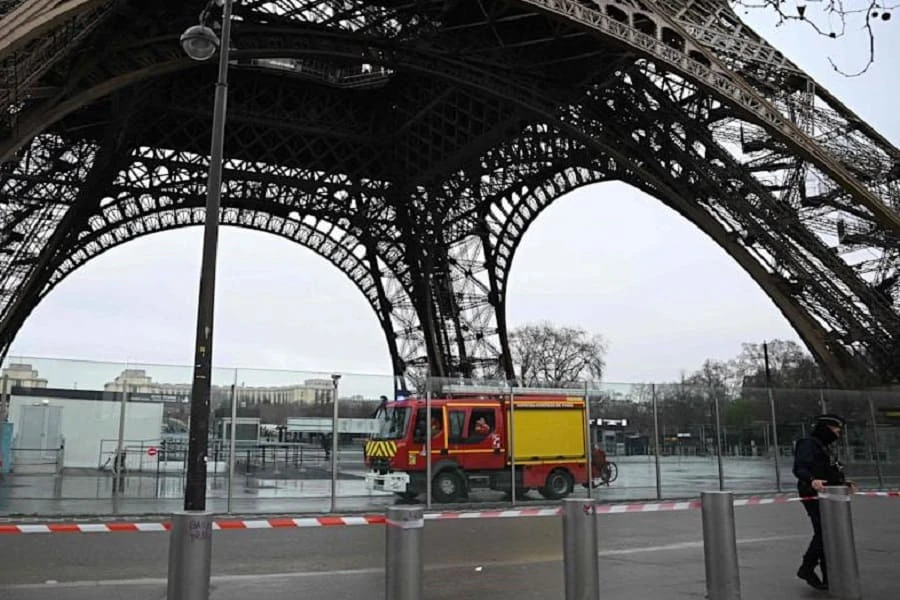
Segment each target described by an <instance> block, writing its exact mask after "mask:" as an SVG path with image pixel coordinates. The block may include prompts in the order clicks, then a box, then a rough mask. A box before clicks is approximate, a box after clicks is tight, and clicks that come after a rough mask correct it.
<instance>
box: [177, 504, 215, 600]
mask: <svg viewBox="0 0 900 600" xmlns="http://www.w3.org/2000/svg"><path fill="white" fill-rule="evenodd" d="M212 525H213V516H212V513H209V512H199V511H184V512H178V513H175V515H173V518H172V532H171V534H170V535H169V585H168V593H167V594H166V600H208V599H209V576H210V564H211V562H212Z"/></svg>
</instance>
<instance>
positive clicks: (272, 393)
mask: <svg viewBox="0 0 900 600" xmlns="http://www.w3.org/2000/svg"><path fill="white" fill-rule="evenodd" d="M45 383H46V382H45ZM126 387H127V389H128V392H129V393H132V394H139V395H147V396H150V397H151V398H154V397H159V398H161V399H162V398H165V399H167V400H168V399H171V398H182V399H184V400H187V399H189V398H190V396H191V384H190V383H161V382H155V381H153V378H152V377H150V376H149V375H147V372H146V370H144V369H125V370H124V371H122V373H121V374H120V375H118V376H117V377H116V378H115V379H114V380H113V381H111V382H109V383H107V384H105V385H104V386H103V390H104V391H107V392H121V391H123V390H124V389H125V388H126ZM211 394H212V396H213V397H215V398H219V399H220V400H225V399H229V398H230V397H231V386H230V385H228V386H223V385H213V386H212V390H211ZM333 395H334V385H333V384H332V382H331V380H330V379H306V380H304V381H303V383H302V384H295V385H284V386H247V385H239V386H237V388H235V397H236V399H237V401H238V403H239V405H240V406H245V407H247V406H259V405H264V404H305V405H313V406H318V405H323V404H330V403H331V398H332V396H333Z"/></svg>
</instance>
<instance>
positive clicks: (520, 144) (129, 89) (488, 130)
mask: <svg viewBox="0 0 900 600" xmlns="http://www.w3.org/2000/svg"><path fill="white" fill-rule="evenodd" d="M204 5H205V3H204V2H200V1H198V2H188V1H184V0H159V1H157V2H152V3H148V2H139V1H138V0H54V1H50V0H18V1H5V2H0V65H2V69H0V78H2V82H0V108H2V109H3V112H2V115H0V158H2V166H0V178H2V179H0V194H2V197H0V235H2V244H0V248H2V254H0V351H2V352H6V350H7V349H8V348H9V345H10V343H11V342H12V340H13V338H14V336H15V335H16V333H17V331H18V330H19V328H20V327H21V326H22V323H23V322H24V321H25V319H26V318H27V317H28V315H29V313H30V312H31V310H32V309H33V308H34V307H35V306H36V305H37V304H38V303H39V302H40V301H41V299H42V298H43V297H44V296H46V295H47V294H48V293H49V292H50V290H52V289H53V287H54V286H55V285H56V284H57V283H59V282H60V281H61V280H62V279H63V278H64V277H65V276H66V275H68V274H69V273H71V272H72V271H74V270H75V269H77V268H78V267H79V266H80V265H82V264H84V263H85V262H87V261H88V260H90V259H91V258H93V257H95V256H97V255H99V254H101V253H102V252H104V251H105V250H108V249H109V248H112V247H114V246H116V245H118V244H121V243H124V242H127V241H129V240H131V239H134V238H136V237H138V236H141V235H144V234H148V233H153V232H157V231H163V230H169V229H173V228H176V227H183V226H191V225H198V224H201V223H202V222H203V220H204V218H205V214H204V212H205V211H204V198H205V193H206V189H205V187H206V171H207V165H208V157H207V152H208V148H209V136H210V123H211V112H212V104H213V103H212V95H213V86H214V79H215V74H214V68H215V65H213V64H198V63H195V62H192V61H191V60H190V59H188V58H187V57H186V56H185V55H184V54H183V53H182V51H181V48H180V46H179V43H178V38H179V35H180V34H181V32H182V31H183V30H184V29H185V28H186V27H188V26H190V25H194V24H195V23H196V21H197V15H198V14H199V12H200V11H201V10H202V9H203V7H204ZM234 12H235V21H234V28H233V40H232V42H233V48H234V49H233V54H232V56H233V63H232V71H231V83H230V97H229V112H228V125H227V132H226V140H225V153H226V157H227V158H226V164H225V176H224V179H225V183H224V186H223V207H222V209H221V213H220V215H219V219H220V220H221V222H222V223H223V224H226V225H234V226H238V227H246V228H250V229H256V230H259V231H268V232H271V233H273V234H276V235H281V236H284V237H286V238H289V239H291V240H294V241H296V242H297V243H299V244H302V245H304V246H306V247H308V248H310V249H312V250H313V251H315V252H316V253H318V254H319V255H321V256H322V257H324V258H325V259H327V260H329V261H330V262H331V263H332V264H334V265H335V266H336V267H337V268H339V269H341V271H343V272H344V273H345V274H346V275H347V276H348V277H349V278H350V279H351V280H352V281H353V282H354V283H355V284H356V286H357V287H358V288H359V290H360V291H361V292H362V293H363V295H364V296H365V297H366V299H367V300H368V301H369V303H370V304H371V306H372V309H373V310H374V311H375V313H376V314H377V315H378V318H379V320H380V322H381V324H382V327H383V329H384V332H385V335H386V338H387V342H388V348H389V351H390V354H391V357H392V361H393V365H394V370H395V373H396V374H397V375H404V376H418V375H421V374H422V373H423V372H426V371H427V372H430V373H431V374H432V375H434V376H439V377H450V376H476V375H480V374H497V373H498V371H499V374H502V375H504V376H508V377H511V376H512V375H513V374H512V373H511V369H512V365H511V364H510V358H509V351H508V342H507V332H506V325H505V321H506V317H505V303H506V288H507V282H508V277H509V272H510V267H511V264H512V261H513V258H514V256H515V251H516V248H517V247H518V244H519V242H520V241H521V239H522V236H523V234H524V232H525V231H526V230H527V229H528V227H529V226H530V225H531V223H532V222H533V221H534V219H535V218H537V216H538V215H539V214H540V212H541V211H542V210H543V209H544V208H546V207H547V206H548V205H549V204H550V203H551V202H553V201H554V200H555V199H556V198H559V197H560V196H561V195H563V194H565V193H567V192H569V191H571V190H573V189H575V188H576V187H578V186H581V185H585V184H588V183H592V182H597V181H605V180H619V181H624V182H627V183H630V184H632V185H634V186H636V187H638V188H640V189H641V190H643V191H645V192H647V193H648V194H651V195H652V196H654V197H656V198H657V199H659V200H660V201H662V202H664V203H665V204H666V205H668V206H670V207H671V208H673V209H674V210H676V211H678V212H679V213H680V214H682V215H683V216H684V217H686V218H687V219H690V220H691V221H692V222H693V223H694V224H695V225H697V226H698V227H699V228H700V229H701V230H703V231H704V232H705V233H706V234H707V235H709V236H710V237H711V238H712V239H713V240H715V241H716V243H718V244H719V245H720V246H721V247H722V248H723V249H724V250H725V251H727V252H728V253H729V254H730V255H731V256H732V257H733V258H734V260H736V261H737V262H738V264H739V265H740V266H741V267H743V268H744V269H745V270H746V271H747V272H748V273H749V274H750V275H751V276H752V277H753V278H754V279H755V280H756V281H757V282H758V283H759V285H760V286H761V287H762V289H763V290H764V291H765V292H766V293H767V294H768V295H769V296H770V297H771V298H772V300H773V301H774V302H775V303H776V305H777V306H778V307H779V308H780V309H781V311H782V312H783V313H784V315H785V316H786V317H787V318H788V320H789V321H790V322H791V323H792V324H793V326H794V327H795V328H796V329H797V331H798V332H799V334H800V336H801V337H802V338H803V340H804V341H805V342H806V344H807V346H808V347H809V349H810V350H811V352H812V353H813V354H814V355H815V357H816V358H817V360H818V361H819V363H820V364H821V365H822V367H823V369H824V371H825V372H826V373H827V374H828V376H829V377H830V379H831V380H832V383H833V384H835V385H838V386H850V385H875V384H890V383H897V382H898V380H900V379H898V378H900V151H898V150H897V148H895V147H894V146H893V145H892V144H891V143H890V142H888V141H887V140H885V139H884V138H883V137H882V136H881V135H879V134H878V132H877V131H875V130H874V129H873V128H872V127H870V126H869V125H867V124H866V123H865V122H864V121H862V120H861V119H860V118H859V117H858V116H857V115H855V114H854V113H853V112H851V111H850V109H849V108H847V107H846V106H844V105H843V104H842V103H841V102H840V101H839V100H837V99H836V98H834V97H833V96H832V95H831V94H829V93H828V92H827V91H826V90H824V89H823V88H822V87H820V86H819V85H817V83H816V82H815V81H814V80H813V79H812V78H810V77H809V76H808V75H807V74H805V73H804V72H803V71H802V70H801V69H799V68H798V67H797V66H796V65H794V64H793V63H791V62H790V61H789V60H788V59H787V58H785V57H784V56H783V55H782V54H781V53H779V52H778V51H777V50H775V49H774V48H773V47H772V46H770V45H769V44H768V43H767V42H766V41H765V40H764V39H762V38H760V37H759V36H758V35H757V34H756V33H755V32H753V31H752V30H751V29H749V28H748V27H746V26H745V25H744V24H743V23H742V22H741V21H740V19H739V18H738V17H737V16H736V15H735V14H734V12H732V10H731V9H730V8H729V7H728V3H727V2H725V1H724V0H695V1H692V0H655V1H653V2H649V1H647V0H619V1H600V0H506V1H501V0H493V1H492V0H417V1H415V2H409V1H404V2H397V1H392V0H381V1H378V0H376V1H371V0H366V1H363V0H324V1H311V0H236V2H235V7H234ZM211 62H214V61H211Z"/></svg>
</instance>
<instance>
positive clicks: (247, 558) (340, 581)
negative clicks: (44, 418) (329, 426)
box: [0, 497, 900, 600]
mask: <svg viewBox="0 0 900 600" xmlns="http://www.w3.org/2000/svg"><path fill="white" fill-rule="evenodd" d="M852 509H853V515H854V528H855V535H856V546H857V554H858V557H859V565H860V573H861V576H862V579H863V592H864V595H863V597H865V598H896V597H900V573H898V571H897V568H896V567H897V560H896V557H897V556H898V555H900V500H898V499H895V498H860V497H857V498H854V500H853V504H852ZM735 520H736V529H737V537H738V551H739V561H740V565H741V583H742V592H743V598H744V600H797V599H801V600H803V599H806V598H827V597H828V596H827V594H824V593H822V592H817V591H815V590H812V589H811V588H809V587H808V586H806V584H804V583H803V582H802V581H800V580H799V579H797V578H796V576H795V572H796V569H797V566H798V563H799V559H800V555H801V554H802V552H803V550H804V549H805V546H806V544H807V542H808V540H809V537H810V526H809V521H808V519H807V518H806V516H805V513H804V511H803V509H802V507H801V506H799V505H797V504H795V503H791V504H779V505H761V506H747V507H738V508H736V510H735ZM561 530H562V527H561V519H560V518H559V517H530V518H508V519H477V520H474V519H473V520H447V521H427V522H426V528H425V534H424V535H425V542H426V543H425V544H424V548H423V553H424V554H423V556H424V564H425V576H424V582H425V593H424V595H423V600H451V599H459V598H484V597H499V598H523V599H526V600H547V599H550V598H562V597H564V591H563V590H564V588H563V585H564V583H563V568H562V562H561V559H562V545H561V544H562V542H561ZM598 531H599V541H600V553H599V556H598V561H599V566H600V573H601V587H602V592H601V597H602V598H603V599H604V600H626V599H627V600H633V599H634V598H666V599H673V598H703V597H704V596H705V577H704V562H703V546H702V533H701V524H700V512H699V511H696V510H694V511H685V512H657V513H622V514H608V515H600V516H598ZM384 548H385V540H384V526H382V525H370V526H352V527H329V528H308V529H279V530H240V531H238V530H234V531H220V532H216V533H215V534H214V537H213V580H212V595H211V600H244V599H246V598H257V597H258V598H266V599H267V600H289V599H290V600H293V599H295V598H305V599H309V600H319V599H321V600H326V599H327V600H334V599H338V600H371V599H372V598H383V597H384V595H383V590H384V562H385V559H384ZM167 553H168V534H166V533H115V534H44V535H38V534H32V535H19V536H10V537H7V538H4V539H2V541H0V598H2V599H3V600H44V599H46V598H53V599H54V600H89V599H90V600H93V599H94V598H97V597H103V598H104V599H105V600H119V599H121V600H163V599H164V598H165V581H166V569H167V556H168V554H167Z"/></svg>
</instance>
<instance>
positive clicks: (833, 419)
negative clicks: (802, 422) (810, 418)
mask: <svg viewBox="0 0 900 600" xmlns="http://www.w3.org/2000/svg"><path fill="white" fill-rule="evenodd" d="M819 423H823V424H825V425H833V426H835V427H840V428H841V429H843V428H844V426H845V425H846V424H847V421H845V420H844V417H842V416H840V415H835V414H832V413H828V414H824V415H819V416H817V417H816V424H819Z"/></svg>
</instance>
